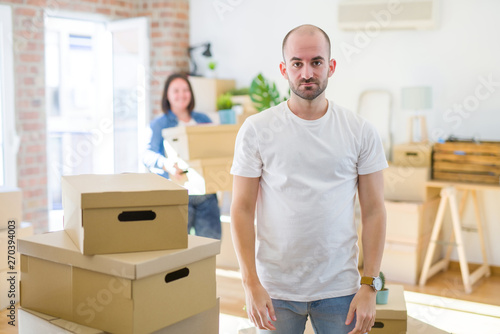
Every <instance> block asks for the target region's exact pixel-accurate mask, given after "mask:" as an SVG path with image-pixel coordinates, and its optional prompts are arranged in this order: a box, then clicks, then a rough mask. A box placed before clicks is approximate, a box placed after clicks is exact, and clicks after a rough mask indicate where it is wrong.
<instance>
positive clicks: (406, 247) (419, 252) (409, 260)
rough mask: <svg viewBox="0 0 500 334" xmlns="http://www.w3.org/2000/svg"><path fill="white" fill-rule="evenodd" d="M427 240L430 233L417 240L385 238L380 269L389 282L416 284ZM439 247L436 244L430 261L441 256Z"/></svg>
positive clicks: (434, 260)
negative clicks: (436, 248) (435, 249)
mask: <svg viewBox="0 0 500 334" xmlns="http://www.w3.org/2000/svg"><path fill="white" fill-rule="evenodd" d="M429 241H430V233H428V234H426V235H423V236H422V237H420V238H419V240H418V241H417V242H405V241H401V240H391V239H386V241H385V246H384V255H383V256H382V263H381V266H380V270H381V271H383V272H384V274H385V276H386V277H387V279H388V280H390V281H391V282H400V283H406V284H417V283H418V279H419V277H420V273H421V271H422V266H423V264H424V259H425V254H426V252H427V247H428V245H429ZM441 247H442V246H439V245H438V250H437V251H436V252H434V257H433V260H432V263H434V262H436V261H437V260H439V258H440V257H441V254H440V253H441V252H440V249H441Z"/></svg>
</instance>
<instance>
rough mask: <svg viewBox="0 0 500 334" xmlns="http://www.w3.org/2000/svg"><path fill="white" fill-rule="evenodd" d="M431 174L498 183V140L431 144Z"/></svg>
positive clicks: (468, 180)
mask: <svg viewBox="0 0 500 334" xmlns="http://www.w3.org/2000/svg"><path fill="white" fill-rule="evenodd" d="M432 178H433V179H436V180H445V181H453V182H475V183H488V184H497V185H498V184H500V142H482V143H473V142H458V141H457V142H445V143H438V144H434V152H433V163H432Z"/></svg>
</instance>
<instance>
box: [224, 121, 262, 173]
mask: <svg viewBox="0 0 500 334" xmlns="http://www.w3.org/2000/svg"><path fill="white" fill-rule="evenodd" d="M231 174H233V175H238V176H244V177H260V176H261V175H262V159H261V157H260V153H259V145H258V141H257V133H256V132H255V128H254V126H253V124H251V122H249V121H248V120H245V122H244V123H243V125H242V126H241V128H240V130H239V131H238V135H237V136H236V143H235V147H234V159H233V166H232V167H231Z"/></svg>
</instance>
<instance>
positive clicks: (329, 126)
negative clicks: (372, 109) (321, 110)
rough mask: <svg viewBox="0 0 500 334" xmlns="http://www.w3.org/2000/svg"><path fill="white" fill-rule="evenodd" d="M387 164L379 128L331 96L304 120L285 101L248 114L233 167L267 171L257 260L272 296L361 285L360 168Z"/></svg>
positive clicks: (250, 173) (327, 294)
mask: <svg viewBox="0 0 500 334" xmlns="http://www.w3.org/2000/svg"><path fill="white" fill-rule="evenodd" d="M386 167H387V161H386V159H385V154H384V151H383V147H382V142H381V140H380V137H379V135H378V134H377V131H376V130H375V128H374V127H373V126H372V125H371V124H370V123H368V122H367V121H365V120H364V119H363V118H361V117H360V116H359V115H356V114H354V113H352V112H350V111H348V110H346V109H343V108H341V107H339V106H337V105H334V104H333V103H332V102H331V101H329V104H328V110H327V112H326V114H325V115H323V116H322V117H321V118H319V119H316V120H304V119H302V118H300V117H298V116H296V115H295V114H293V113H292V112H291V111H290V109H289V108H288V105H287V103H286V102H283V103H281V104H279V105H278V106H275V107H272V108H270V109H268V110H265V111H263V112H261V113H259V114H257V115H254V116H251V117H249V118H247V119H246V121H245V122H244V124H243V125H242V126H241V129H240V131H239V133H238V136H237V138H236V146H235V153H234V161H233V166H232V168H231V173H232V174H234V175H239V176H244V177H252V178H255V177H260V188H259V194H258V198H257V209H256V210H257V215H256V217H257V242H256V266H257V274H258V276H259V279H260V281H261V283H262V285H263V286H264V288H265V289H266V290H267V291H268V293H269V295H270V296H271V298H275V299H284V300H293V301H303V302H308V301H314V300H319V299H325V298H333V297H339V296H346V295H350V294H353V293H356V292H357V291H358V289H359V282H360V277H359V273H358V267H357V259H358V246H357V239H358V237H357V232H356V226H355V222H354V203H355V196H356V191H357V185H358V174H360V175H363V174H370V173H374V172H377V171H380V170H382V169H384V168H386Z"/></svg>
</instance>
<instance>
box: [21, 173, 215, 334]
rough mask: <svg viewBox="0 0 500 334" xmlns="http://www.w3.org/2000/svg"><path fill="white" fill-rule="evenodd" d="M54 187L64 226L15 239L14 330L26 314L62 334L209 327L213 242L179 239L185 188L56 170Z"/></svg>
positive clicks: (157, 180)
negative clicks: (59, 177) (17, 289)
mask: <svg viewBox="0 0 500 334" xmlns="http://www.w3.org/2000/svg"><path fill="white" fill-rule="evenodd" d="M62 188H63V208H64V219H65V222H64V228H65V230H64V231H58V232H53V233H46V234H40V235H35V236H32V237H29V238H25V239H22V240H19V252H20V253H21V254H22V255H21V273H22V280H21V306H22V308H23V309H22V310H23V311H21V313H20V315H21V317H22V319H31V320H32V321H22V319H20V322H19V330H20V333H32V331H31V329H30V324H32V323H33V320H34V319H36V320H38V321H41V322H43V323H44V324H45V325H46V326H59V327H64V328H65V329H66V330H67V332H68V333H73V332H75V329H74V328H75V326H79V325H83V326H85V327H89V328H94V329H96V330H100V331H96V332H95V333H100V332H110V333H201V332H203V333H214V334H215V333H218V321H219V309H218V301H217V298H216V283H215V256H216V255H217V254H218V253H219V249H220V242H219V241H218V240H213V239H208V238H202V237H197V236H188V234H187V214H188V208H187V205H188V194H187V190H186V189H184V188H182V187H180V186H178V185H176V184H174V183H173V182H170V181H168V180H166V179H164V178H162V177H160V176H157V175H154V174H120V175H79V176H66V177H63V182H62ZM37 312H38V313H37ZM40 313H41V314H42V315H45V316H41V315H40ZM44 317H45V318H44ZM76 324H78V325H76ZM82 328H83V327H82ZM80 329H81V328H80ZM80 329H79V330H80Z"/></svg>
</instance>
